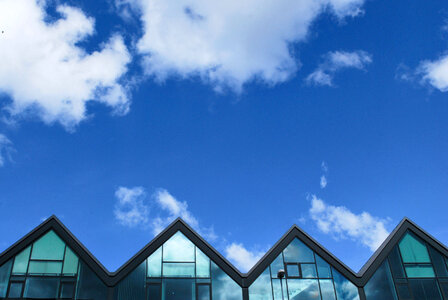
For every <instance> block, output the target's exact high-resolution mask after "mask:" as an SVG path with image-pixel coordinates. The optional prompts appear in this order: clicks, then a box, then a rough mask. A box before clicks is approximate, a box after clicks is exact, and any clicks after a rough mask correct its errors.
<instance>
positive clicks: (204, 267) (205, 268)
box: [196, 248, 210, 278]
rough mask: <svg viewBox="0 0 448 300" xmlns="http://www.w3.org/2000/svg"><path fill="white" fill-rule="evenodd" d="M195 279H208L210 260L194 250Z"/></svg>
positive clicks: (197, 250) (199, 251)
mask: <svg viewBox="0 0 448 300" xmlns="http://www.w3.org/2000/svg"><path fill="white" fill-rule="evenodd" d="M196 277H202V278H204V277H206V278H207V277H210V258H208V257H207V256H206V255H205V254H204V253H202V251H201V250H199V249H198V248H196Z"/></svg>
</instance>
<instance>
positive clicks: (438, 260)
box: [429, 247, 448, 277]
mask: <svg viewBox="0 0 448 300" xmlns="http://www.w3.org/2000/svg"><path fill="white" fill-rule="evenodd" d="M429 254H430V255H431V259H432V264H433V266H434V269H435V271H436V274H437V277H448V272H447V269H446V263H445V258H444V257H443V256H442V255H441V254H440V253H439V251H437V250H436V249H434V248H433V247H429Z"/></svg>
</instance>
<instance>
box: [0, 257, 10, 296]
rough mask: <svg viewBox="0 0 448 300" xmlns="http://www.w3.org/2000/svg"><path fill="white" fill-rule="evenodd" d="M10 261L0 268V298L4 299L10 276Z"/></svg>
mask: <svg viewBox="0 0 448 300" xmlns="http://www.w3.org/2000/svg"><path fill="white" fill-rule="evenodd" d="M11 267H12V260H8V261H7V262H6V263H5V264H3V266H1V267H0V298H5V297H6V291H7V290H8V282H9V275H11Z"/></svg>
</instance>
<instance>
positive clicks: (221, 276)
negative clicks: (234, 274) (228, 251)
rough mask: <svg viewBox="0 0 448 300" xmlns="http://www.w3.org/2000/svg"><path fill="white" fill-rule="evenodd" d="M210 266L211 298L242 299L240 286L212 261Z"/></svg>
mask: <svg viewBox="0 0 448 300" xmlns="http://www.w3.org/2000/svg"><path fill="white" fill-rule="evenodd" d="M211 267H212V299H213V300H242V299H243V290H242V288H241V287H240V286H239V285H238V284H237V283H236V282H235V281H233V279H232V278H230V276H229V275H227V274H226V273H225V272H224V271H223V270H221V269H220V268H219V267H218V266H217V265H216V264H215V263H214V262H211Z"/></svg>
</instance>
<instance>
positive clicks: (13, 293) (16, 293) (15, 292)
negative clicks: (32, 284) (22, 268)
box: [8, 282, 23, 298]
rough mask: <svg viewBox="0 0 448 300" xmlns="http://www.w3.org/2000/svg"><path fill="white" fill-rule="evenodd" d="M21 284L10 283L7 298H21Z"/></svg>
mask: <svg viewBox="0 0 448 300" xmlns="http://www.w3.org/2000/svg"><path fill="white" fill-rule="evenodd" d="M22 288H23V283H21V282H11V285H10V286H9V294H8V297H9V298H21V297H22Z"/></svg>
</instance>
